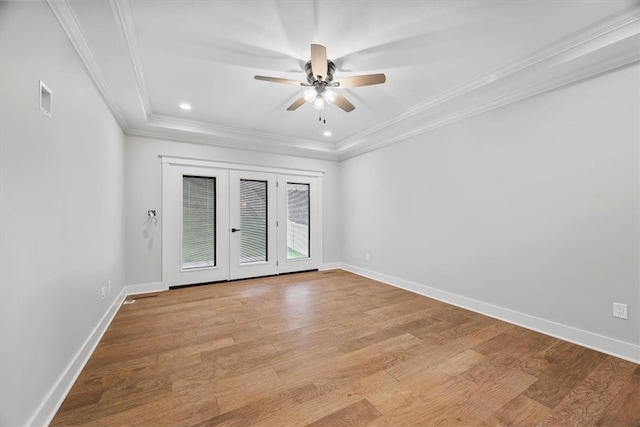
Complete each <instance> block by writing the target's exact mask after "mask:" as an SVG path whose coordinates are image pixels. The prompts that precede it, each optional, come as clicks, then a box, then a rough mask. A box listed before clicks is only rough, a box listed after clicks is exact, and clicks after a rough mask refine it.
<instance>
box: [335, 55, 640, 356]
mask: <svg viewBox="0 0 640 427" xmlns="http://www.w3.org/2000/svg"><path fill="white" fill-rule="evenodd" d="M639 77H640V74H639V67H638V66H637V65H636V66H633V67H628V68H625V69H622V70H618V71H616V72H612V73H610V74H607V75H604V76H600V77H598V78H594V79H591V80H588V81H583V82H580V83H578V84H574V85H572V86H570V87H565V88H563V89H561V90H557V91H554V92H552V93H548V94H544V95H541V96H538V97H535V98H531V99H528V100H525V101H522V102H519V103H516V104H512V105H509V106H507V107H505V108H502V109H499V110H495V111H492V112H489V113H485V114H483V115H480V116H476V117H474V118H471V119H468V120H464V121H462V122H458V123H455V124H452V125H449V126H447V127H443V128H439V129H437V130H434V131H432V132H429V133H426V134H423V135H420V136H417V137H415V138H413V139H412V140H409V141H407V142H404V143H400V144H396V145H393V146H389V147H387V148H384V149H381V150H378V151H375V152H371V153H368V154H366V155H363V156H360V157H356V158H353V159H350V160H346V161H344V162H342V164H341V174H342V176H341V184H342V195H341V200H342V211H341V217H342V220H343V229H344V234H343V236H344V238H343V245H342V246H343V249H342V251H343V252H342V260H343V262H344V263H345V266H346V267H347V268H350V269H352V270H354V271H359V272H361V273H364V274H369V275H372V276H376V275H377V276H380V277H385V278H386V279H387V280H388V281H390V282H394V281H395V282H397V283H401V284H404V285H407V286H408V287H413V288H414V289H418V290H420V289H421V290H422V291H424V293H427V294H429V293H431V294H437V295H441V296H445V299H447V298H448V299H450V300H452V301H463V302H465V301H466V303H468V305H474V304H475V301H479V302H480V304H475V305H476V306H478V307H484V308H485V309H487V310H493V308H494V307H492V306H497V307H498V308H499V309H498V308H497V309H496V310H495V312H496V313H499V314H500V313H501V314H502V315H503V316H505V317H507V318H509V317H511V318H512V319H511V320H513V319H524V320H523V322H524V323H525V324H526V323H531V324H537V325H542V328H548V329H554V330H556V331H561V332H560V333H561V334H568V335H573V334H574V332H575V335H574V336H568V337H566V338H569V339H573V340H574V341H575V340H581V339H582V338H585V337H586V341H590V340H592V342H586V343H585V344H587V345H589V344H591V345H592V346H594V347H595V346H609V348H605V349H604V350H608V351H613V352H616V351H617V350H616V349H615V348H614V347H616V346H617V345H618V344H620V346H621V347H622V348H623V350H622V352H625V351H626V353H625V354H622V355H623V356H626V357H627V358H631V359H635V360H640V351H637V349H639V348H640V347H638V345H639V344H640V317H639V316H638V312H639V311H640V294H639V292H640V285H639V280H638V267H639V265H638V262H639V261H638V260H639V255H640V254H639V250H638V237H639V234H638V232H639V229H638V218H639V209H638V201H639V190H638V188H639V184H638V183H639V179H638V178H639V176H638V154H639V153H638V142H639V117H640V109H639V106H638V102H639V96H638V94H639V84H640V83H639V82H640V78H639ZM366 253H369V254H370V261H368V262H367V261H366V260H365V254H366ZM442 291H444V292H442ZM446 293H450V294H446ZM447 295H448V296H447ZM457 296H461V297H463V298H457ZM614 301H616V302H622V303H626V304H628V312H629V319H628V320H626V321H625V320H620V319H614V318H613V317H612V303H613V302H614ZM513 312H516V313H513ZM519 314H524V315H525V316H519ZM536 318H539V319H542V320H541V321H538V320H539V319H536ZM531 324H530V325H529V326H531ZM564 326H566V328H565V327H564ZM538 327H540V326H538ZM572 328H577V331H572ZM547 332H553V331H547ZM556 333H557V332H556ZM601 336H604V337H605V339H603V340H600V338H601ZM576 337H577V338H576ZM580 337H582V338H580ZM583 341H584V340H583ZM600 341H603V342H604V344H602V343H600V344H596V343H597V342H600ZM618 341H621V342H622V343H618ZM627 344H628V345H627Z"/></svg>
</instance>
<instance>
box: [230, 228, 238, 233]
mask: <svg viewBox="0 0 640 427" xmlns="http://www.w3.org/2000/svg"><path fill="white" fill-rule="evenodd" d="M236 231H240V229H239V228H232V229H231V232H232V233H235V232H236Z"/></svg>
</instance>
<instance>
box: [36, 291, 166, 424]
mask: <svg viewBox="0 0 640 427" xmlns="http://www.w3.org/2000/svg"><path fill="white" fill-rule="evenodd" d="M167 289H168V288H167V287H166V286H164V285H163V284H162V283H161V282H157V283H143V284H139V285H129V286H125V287H124V288H123V289H122V291H121V292H120V294H119V295H118V296H117V297H116V299H115V300H114V301H113V303H112V304H111V306H110V307H109V309H108V310H107V312H106V313H105V314H104V316H102V319H100V322H98V324H97V325H96V327H95V328H93V331H91V334H90V335H89V337H88V338H87V339H86V340H85V342H84V344H83V345H82V347H81V348H80V350H79V351H78V352H77V353H76V355H75V356H74V357H73V359H72V360H71V362H70V363H69V365H67V368H66V369H65V370H64V372H63V373H62V375H60V377H59V378H58V381H57V382H56V384H55V385H54V386H53V388H52V389H51V391H50V392H49V394H47V397H46V398H45V399H44V400H43V401H42V403H41V404H40V407H39V408H38V409H37V410H36V411H35V412H34V414H33V415H32V417H31V419H30V420H29V422H28V423H27V425H30V426H40V425H42V426H46V425H49V424H50V423H51V421H52V420H53V417H54V416H55V415H56V413H57V412H58V409H60V406H61V405H62V403H63V402H64V399H65V397H67V394H68V393H69V390H71V387H72V386H73V384H74V383H75V382H76V380H77V379H78V376H79V375H80V373H81V372H82V369H83V368H84V366H85V365H86V364H87V362H88V361H89V358H90V357H91V355H92V354H93V352H94V350H95V349H96V347H97V346H98V343H99V342H100V340H101V339H102V336H103V335H104V333H105V332H106V331H107V328H108V327H109V325H110V324H111V322H112V321H113V318H114V317H115V315H116V313H117V312H118V309H119V308H120V306H121V305H122V302H123V301H124V300H125V298H126V297H127V296H128V295H137V294H144V293H149V292H159V291H166V290H167Z"/></svg>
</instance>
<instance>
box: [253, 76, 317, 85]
mask: <svg viewBox="0 0 640 427" xmlns="http://www.w3.org/2000/svg"><path fill="white" fill-rule="evenodd" d="M254 79H256V80H263V81H265V82H274V83H284V84H287V85H296V86H304V85H305V83H302V82H299V81H297V80H292V79H281V78H279V77H267V76H254Z"/></svg>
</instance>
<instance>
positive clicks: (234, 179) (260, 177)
mask: <svg viewBox="0 0 640 427" xmlns="http://www.w3.org/2000/svg"><path fill="white" fill-rule="evenodd" d="M277 177H278V175H276V174H273V173H263V172H253V171H238V170H231V171H229V186H230V187H229V226H230V227H231V233H230V235H229V279H230V280H236V279H244V278H246V277H259V276H272V275H275V274H278V266H277V261H278V254H277V252H276V248H277V245H276V243H277V240H278V239H277V234H276V222H277V214H276V204H277V203H278V199H277V196H276V180H277ZM243 179H248V180H255V181H264V182H265V183H266V184H267V224H266V225H267V229H266V232H267V242H266V243H267V247H266V251H267V260H266V261H257V262H250V263H242V262H241V260H240V239H241V238H242V233H243V230H242V227H241V226H240V204H241V200H240V180H243ZM234 229H236V230H238V229H239V231H237V232H234V231H233V230H234Z"/></svg>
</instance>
